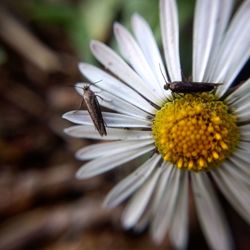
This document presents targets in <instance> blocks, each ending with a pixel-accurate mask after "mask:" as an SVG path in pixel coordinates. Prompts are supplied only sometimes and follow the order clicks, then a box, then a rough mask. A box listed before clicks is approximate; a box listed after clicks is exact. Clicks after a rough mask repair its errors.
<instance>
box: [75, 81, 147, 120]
mask: <svg viewBox="0 0 250 250" xmlns="http://www.w3.org/2000/svg"><path fill="white" fill-rule="evenodd" d="M83 85H84V83H77V84H76V91H77V92H78V93H79V94H80V95H82V92H83V91H82V88H83ZM91 90H92V91H93V92H94V93H96V95H98V96H99V98H98V102H99V104H100V105H101V106H103V107H106V108H109V109H112V110H114V111H117V112H118V113H122V114H127V115H131V116H136V117H148V116H152V115H151V114H150V113H147V112H145V111H143V110H141V109H140V108H139V107H137V106H135V105H133V104H131V103H129V102H127V101H126V100H122V99H121V98H118V97H116V96H114V95H113V94H110V93H108V92H104V91H102V92H100V89H99V88H98V87H95V86H93V85H92V86H91Z"/></svg>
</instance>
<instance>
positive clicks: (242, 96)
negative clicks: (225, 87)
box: [225, 78, 250, 106]
mask: <svg viewBox="0 0 250 250" xmlns="http://www.w3.org/2000/svg"><path fill="white" fill-rule="evenodd" d="M249 94H250V78H249V79H248V80H247V81H245V82H244V83H242V84H240V85H239V86H237V89H235V90H234V91H233V92H232V93H231V94H230V95H228V96H227V97H226V99H225V100H226V102H228V103H230V104H232V106H233V105H237V106H241V104H242V100H243V103H244V102H247V101H248V98H247V97H248V96H249Z"/></svg>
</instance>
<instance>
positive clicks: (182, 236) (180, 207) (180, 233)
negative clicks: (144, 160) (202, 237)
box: [169, 171, 188, 249]
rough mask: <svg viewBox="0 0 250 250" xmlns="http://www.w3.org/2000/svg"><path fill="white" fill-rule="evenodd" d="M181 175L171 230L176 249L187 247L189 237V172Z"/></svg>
mask: <svg viewBox="0 0 250 250" xmlns="http://www.w3.org/2000/svg"><path fill="white" fill-rule="evenodd" d="M181 175H182V176H181V180H180V182H181V185H180V191H179V194H178V198H177V199H178V200H177V207H176V210H175V213H174V214H173V221H172V225H171V228H170V231H169V237H170V240H171V242H172V244H173V245H174V246H175V248H176V249H186V247H187V239H188V173H187V172H186V171H183V172H182V173H181Z"/></svg>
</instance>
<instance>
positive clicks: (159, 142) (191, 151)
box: [152, 93, 239, 171]
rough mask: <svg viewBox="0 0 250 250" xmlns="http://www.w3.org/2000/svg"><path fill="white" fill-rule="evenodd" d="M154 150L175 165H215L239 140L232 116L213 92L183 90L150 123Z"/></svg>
mask: <svg viewBox="0 0 250 250" xmlns="http://www.w3.org/2000/svg"><path fill="white" fill-rule="evenodd" d="M152 131H153V136H154V139H155V144H156V147H157V149H158V151H159V152H160V153H161V155H162V156H163V159H164V160H166V161H170V162H172V163H174V164H175V165H176V166H177V167H178V168H181V169H187V170H193V171H200V170H207V169H209V168H211V167H216V166H218V165H219V164H220V163H221V162H222V161H223V160H224V159H225V158H226V157H227V156H228V155H230V154H231V153H232V151H233V150H234V148H235V147H236V145H237V143H238V140H239V129H238V127H237V124H236V116H235V115H234V114H232V112H231V111H230V110H229V107H228V105H227V104H225V103H224V102H223V101H220V100H218V99H217V97H216V96H215V95H214V94H211V93H202V94H196V95H192V94H186V95H183V96H181V97H177V98H175V99H173V100H172V101H168V102H166V103H165V104H164V106H163V107H162V108H161V109H160V110H159V111H157V113H156V115H155V119H154V121H153V126H152Z"/></svg>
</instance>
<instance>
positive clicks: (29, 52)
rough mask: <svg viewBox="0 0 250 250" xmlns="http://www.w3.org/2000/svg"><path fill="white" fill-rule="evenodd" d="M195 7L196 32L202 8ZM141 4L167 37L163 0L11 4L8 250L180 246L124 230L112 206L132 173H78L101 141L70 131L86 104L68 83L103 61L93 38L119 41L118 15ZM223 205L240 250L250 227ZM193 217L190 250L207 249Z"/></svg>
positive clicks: (0, 87) (1, 142)
mask: <svg viewBox="0 0 250 250" xmlns="http://www.w3.org/2000/svg"><path fill="white" fill-rule="evenodd" d="M142 2H143V4H142ZM147 2H148V3H147ZM184 2H185V1H184ZM184 7H185V5H184ZM184 7H183V8H184ZM185 8H187V9H188V11H186V12H183V11H182V12H183V13H184V14H182V19H181V20H184V21H186V24H185V25H186V26H185V25H183V27H184V28H185V27H186V29H184V28H183V29H184V31H185V32H186V33H188V32H190V31H189V28H188V27H189V26H190V16H191V14H192V12H190V11H189V9H190V7H187V6H186V7H185ZM185 8H184V9H185ZM191 9H192V5H191ZM134 10H137V11H139V12H140V13H142V14H145V15H146V17H148V19H149V21H150V23H151V25H152V26H153V27H154V30H155V33H156V36H157V37H158V39H159V25H158V3H157V1H155V2H154V1H140V0H136V1H135V0H133V1H132V0H131V1H122V0H120V1H118V0H105V1H97V0H92V1H83V0H82V1H80V0H78V1H76V0H71V1H70V0H68V1H66V0H65V1H63V0H54V1H52V0H50V1H49V0H47V1H46V0H37V1H36V0H30V1H14V0H11V1H1V3H0V79H1V80H0V163H1V166H0V220H1V221H0V222H1V223H0V250H14V249H15V250H22V249H27V250H35V249H42V250H64V249H65V250H80V249H84V250H98V249H101V250H106V249H114V250H127V249H131V250H133V249H134V250H137V249H138V250H139V249H140V250H141V249H143V250H149V249H150V250H153V249H165V250H166V249H171V248H170V245H169V242H168V240H167V238H166V240H165V241H164V242H163V243H162V245H161V246H155V245H154V244H153V243H152V242H151V240H150V238H149V235H148V233H147V232H142V233H141V234H135V233H134V232H133V231H129V232H125V231H123V230H122V228H121V226H120V222H119V216H120V213H121V208H117V209H114V210H112V211H107V210H104V209H102V207H101V203H102V200H103V198H104V196H105V194H106V193H107V192H108V190H110V189H111V187H112V186H113V185H114V183H116V182H117V181H118V179H119V178H121V176H120V175H121V174H122V173H119V174H118V176H117V174H116V173H114V172H112V173H108V174H105V175H102V176H99V177H96V178H92V179H89V180H84V181H79V180H76V179H75V172H76V170H77V169H78V168H79V167H80V165H81V164H82V163H81V162H78V161H76V160H75V159H74V152H75V150H76V149H78V148H80V147H83V146H84V145H89V144H90V143H93V142H92V141H90V140H79V139H73V138H68V137H67V136H66V135H64V134H63V129H64V128H65V127H67V126H69V125H70V124H69V123H68V122H66V121H64V120H63V119H62V118H61V116H62V114H63V113H65V112H67V111H69V110H72V109H77V108H78V107H79V104H80V102H81V98H80V96H78V95H77V94H76V93H75V91H74V89H73V88H69V87H67V86H68V85H72V84H73V83H75V82H77V81H82V80H83V78H82V76H81V75H80V73H79V71H78V67H77V64H78V62H79V61H81V60H84V61H88V62H91V63H96V62H95V61H94V59H93V57H92V56H91V54H90V50H89V48H88V44H89V41H90V39H91V38H94V39H99V40H102V41H104V42H107V43H109V44H112V45H114V46H115V43H114V41H113V38H112V22H113V21H114V20H120V21H122V22H123V23H124V24H127V23H128V22H129V16H130V15H131V13H132V12H133V11H134ZM184 21H183V23H184ZM185 32H184V34H185ZM185 44H188V43H185ZM188 53H190V52H185V49H184V52H183V54H187V55H188ZM188 67H189V66H187V67H186V68H187V69H188ZM222 202H223V203H224V208H225V212H226V215H227V217H228V218H229V223H230V225H231V226H232V231H233V236H234V238H235V241H236V246H237V249H249V245H250V241H249V234H248V233H247V230H248V227H247V225H246V224H245V223H244V222H243V221H242V220H241V219H240V217H239V216H238V215H237V214H236V213H235V212H234V211H233V209H232V208H231V207H230V206H229V205H228V203H226V201H225V200H222ZM191 209H192V204H191ZM190 221H191V223H190V224H191V225H190V243H189V249H207V245H206V242H205V240H204V238H203V236H202V234H201V230H200V228H199V226H198V224H197V218H196V217H195V215H194V211H193V212H192V211H191V215H190Z"/></svg>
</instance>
